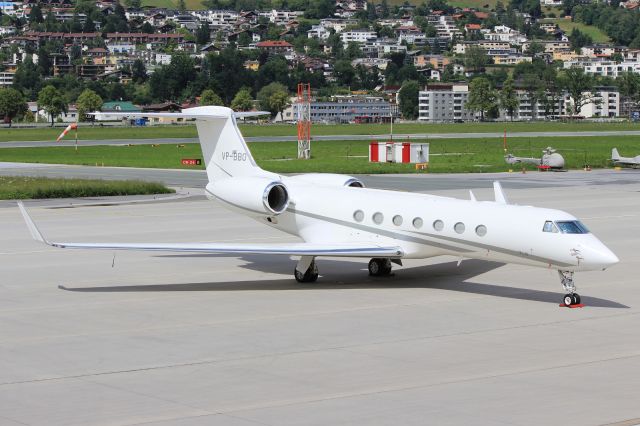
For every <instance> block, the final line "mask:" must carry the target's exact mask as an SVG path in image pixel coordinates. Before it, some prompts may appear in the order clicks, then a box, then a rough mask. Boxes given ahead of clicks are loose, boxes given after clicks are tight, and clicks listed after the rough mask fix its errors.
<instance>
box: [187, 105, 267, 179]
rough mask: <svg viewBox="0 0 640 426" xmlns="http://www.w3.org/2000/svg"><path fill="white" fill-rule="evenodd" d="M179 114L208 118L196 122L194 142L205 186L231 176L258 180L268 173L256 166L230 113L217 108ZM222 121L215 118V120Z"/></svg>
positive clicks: (226, 109) (228, 109) (194, 109)
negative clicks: (201, 161) (199, 152)
mask: <svg viewBox="0 0 640 426" xmlns="http://www.w3.org/2000/svg"><path fill="white" fill-rule="evenodd" d="M182 113H183V114H194V115H202V116H206V115H209V114H210V115H211V116H212V117H216V118H214V119H210V120H207V119H203V120H196V127H197V129H198V138H199V139H200V146H201V148H202V155H203V156H204V163H205V166H206V168H207V176H208V178H209V182H213V181H215V180H217V179H223V178H228V177H231V176H236V177H237V176H262V175H269V174H270V173H269V172H266V171H264V170H262V169H261V168H260V167H258V165H257V164H256V162H255V160H254V159H253V156H252V155H251V151H249V148H248V147H247V144H246V142H245V141H244V138H243V137H242V134H241V133H240V129H238V125H237V123H236V118H235V116H234V113H233V110H231V109H230V108H225V107H219V106H205V107H196V108H189V109H185V110H183V111H182ZM221 116H222V117H224V118H217V117H221Z"/></svg>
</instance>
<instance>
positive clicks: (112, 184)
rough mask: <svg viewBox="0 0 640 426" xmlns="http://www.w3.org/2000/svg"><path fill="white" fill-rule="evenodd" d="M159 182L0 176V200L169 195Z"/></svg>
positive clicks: (171, 190)
mask: <svg viewBox="0 0 640 426" xmlns="http://www.w3.org/2000/svg"><path fill="white" fill-rule="evenodd" d="M173 192H175V191H174V190H173V189H169V188H167V187H165V186H164V185H162V184H159V183H153V182H142V181H134V180H127V181H117V180H97V179H49V178H34V177H26V176H0V200H15V199H27V198H38V199H39V198H77V197H100V196H114V195H141V194H169V193H173Z"/></svg>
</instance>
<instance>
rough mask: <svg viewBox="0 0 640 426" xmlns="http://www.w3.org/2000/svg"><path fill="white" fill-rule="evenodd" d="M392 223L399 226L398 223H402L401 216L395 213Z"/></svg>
mask: <svg viewBox="0 0 640 426" xmlns="http://www.w3.org/2000/svg"><path fill="white" fill-rule="evenodd" d="M393 224H394V225H395V226H400V225H402V216H400V215H399V214H397V215H395V216H394V217H393Z"/></svg>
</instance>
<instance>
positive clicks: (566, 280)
mask: <svg viewBox="0 0 640 426" xmlns="http://www.w3.org/2000/svg"><path fill="white" fill-rule="evenodd" d="M558 275H560V283H561V284H562V287H564V291H566V292H568V294H565V295H564V297H563V299H562V303H563V304H564V306H567V307H571V306H575V305H579V304H580V295H579V294H578V293H576V286H575V284H574V282H573V272H571V271H558Z"/></svg>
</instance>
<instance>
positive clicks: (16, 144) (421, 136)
mask: <svg viewBox="0 0 640 426" xmlns="http://www.w3.org/2000/svg"><path fill="white" fill-rule="evenodd" d="M638 135H640V131H638V130H622V131H582V132H509V133H508V136H509V137H510V138H540V137H570V136H571V137H576V136H582V137H594V136H638ZM503 136H504V133H502V132H489V133H411V134H407V133H401V134H394V135H393V138H394V139H396V140H398V141H403V142H406V141H411V140H426V139H483V138H486V139H491V138H502V137H503ZM390 137H391V135H390V134H383V135H316V136H312V138H311V139H312V140H313V141H371V140H388V139H389V138H390ZM245 140H246V141H247V142H294V141H297V140H298V138H297V136H257V137H245ZM176 143H177V144H184V143H198V139H197V138H155V139H101V140H82V139H81V140H79V141H78V144H79V145H80V146H100V145H117V146H119V145H150V144H160V145H164V144H169V145H171V144H176ZM73 145H75V140H74V139H63V140H62V141H60V142H55V141H9V142H0V148H34V147H45V146H73Z"/></svg>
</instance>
